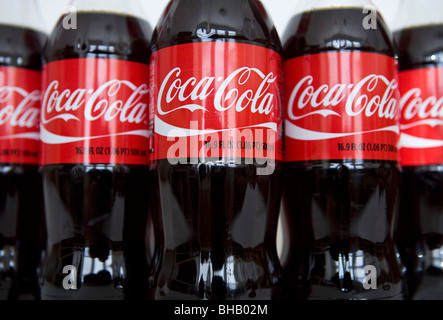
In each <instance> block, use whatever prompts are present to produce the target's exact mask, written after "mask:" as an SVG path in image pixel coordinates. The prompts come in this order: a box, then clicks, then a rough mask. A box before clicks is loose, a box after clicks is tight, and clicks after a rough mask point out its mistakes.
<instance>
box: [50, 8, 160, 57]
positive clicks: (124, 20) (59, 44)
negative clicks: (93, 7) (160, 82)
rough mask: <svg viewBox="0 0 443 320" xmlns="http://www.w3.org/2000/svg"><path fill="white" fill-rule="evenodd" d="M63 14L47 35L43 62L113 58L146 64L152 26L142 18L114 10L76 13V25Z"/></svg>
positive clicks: (148, 55)
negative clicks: (68, 21)
mask: <svg viewBox="0 0 443 320" xmlns="http://www.w3.org/2000/svg"><path fill="white" fill-rule="evenodd" d="M65 18H66V16H62V17H61V18H60V19H59V21H58V23H57V24H56V26H55V28H54V29H53V31H52V33H51V34H50V36H49V38H48V42H47V45H46V47H45V50H44V62H45V63H47V62H51V61H55V60H61V59H73V58H114V59H122V60H131V61H136V62H141V63H146V64H148V63H149V57H150V42H149V37H150V35H151V32H152V30H151V27H150V25H149V23H148V22H147V21H145V20H142V19H139V18H136V17H133V16H128V15H120V14H115V13H104V12H79V13H78V14H77V18H76V23H75V26H74V27H73V26H70V25H68V24H66V23H65Z"/></svg>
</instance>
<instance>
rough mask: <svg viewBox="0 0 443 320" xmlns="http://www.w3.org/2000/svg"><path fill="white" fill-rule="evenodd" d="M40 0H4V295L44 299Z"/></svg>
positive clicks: (0, 260) (0, 176)
mask: <svg viewBox="0 0 443 320" xmlns="http://www.w3.org/2000/svg"><path fill="white" fill-rule="evenodd" d="M45 37H46V35H45V33H44V31H43V28H42V21H41V19H40V17H39V15H38V7H37V5H36V2H35V1H27V0H17V1H6V0H1V1H0V300H4V299H39V296H40V293H39V286H38V275H37V273H38V265H39V262H40V258H41V254H42V249H43V247H44V239H45V238H44V217H43V211H42V210H41V209H42V203H41V175H40V172H39V166H38V163H39V151H40V138H39V131H40V122H39V121H40V96H41V89H40V87H41V52H42V47H43V44H44V41H45Z"/></svg>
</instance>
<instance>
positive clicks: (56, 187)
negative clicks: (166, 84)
mask: <svg viewBox="0 0 443 320" xmlns="http://www.w3.org/2000/svg"><path fill="white" fill-rule="evenodd" d="M142 12H143V11H142V10H141V6H140V5H139V3H138V1H136V0H131V1H121V0H107V1H104V0H103V1H98V0H94V1H90V0H77V1H73V2H72V3H71V5H70V7H67V8H66V13H65V14H64V15H63V16H62V17H61V18H60V19H59V21H58V23H57V25H56V26H55V28H54V30H53V31H52V33H51V35H50V37H49V40H48V43H47V46H46V49H45V52H44V66H43V80H42V82H43V88H44V91H43V93H42V94H43V97H42V99H43V101H42V117H41V122H42V133H41V139H42V166H43V169H42V172H43V188H44V198H45V214H46V220H47V229H48V253H47V258H46V261H45V265H44V270H43V276H42V280H41V281H42V283H41V288H42V298H43V299H100V300H101V299H133V298H140V299H142V298H143V297H145V296H146V286H147V281H148V270H147V268H148V259H147V256H146V250H147V249H148V248H147V246H146V242H147V241H146V239H145V238H146V237H147V234H146V229H147V221H148V210H149V206H150V203H151V199H150V197H151V192H150V184H151V175H150V169H149V166H148V164H149V158H148V152H149V150H148V149H149V136H150V132H149V116H148V111H149V106H148V103H149V96H148V93H149V92H148V91H149V58H150V46H149V41H148V39H149V37H150V36H151V32H152V30H151V28H150V25H149V23H148V22H147V21H145V20H144V19H142V17H140V16H141V15H142Z"/></svg>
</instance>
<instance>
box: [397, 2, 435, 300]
mask: <svg viewBox="0 0 443 320" xmlns="http://www.w3.org/2000/svg"><path fill="white" fill-rule="evenodd" d="M442 10H443V3H442V2H441V1H431V0H422V1H411V0H407V1H403V2H402V4H401V7H400V10H399V18H398V20H397V21H396V27H395V33H394V38H395V43H396V47H397V48H398V55H399V60H400V73H399V86H400V93H401V99H400V110H401V118H400V123H401V138H400V159H401V164H402V186H401V204H400V218H399V226H398V236H397V244H398V247H399V250H400V253H401V257H402V259H403V261H404V263H405V266H406V270H407V271H406V272H407V276H408V284H409V291H410V295H411V299H417V300H418V299H420V300H421V299H424V300H430V299H439V300H440V299H443V264H442V262H443V166H442V165H443V55H442V48H443V17H442V15H441V11H442Z"/></svg>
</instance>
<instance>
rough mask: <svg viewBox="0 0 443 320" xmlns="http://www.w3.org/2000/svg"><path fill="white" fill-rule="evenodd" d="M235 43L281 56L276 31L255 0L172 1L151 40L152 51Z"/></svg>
mask: <svg viewBox="0 0 443 320" xmlns="http://www.w3.org/2000/svg"><path fill="white" fill-rule="evenodd" d="M213 41H235V42H244V43H248V44H255V45H259V46H264V47H267V48H269V49H272V50H274V51H277V52H278V53H281V43H280V38H279V36H278V33H277V30H276V28H275V26H274V23H273V22H272V20H271V18H270V17H269V15H268V14H267V12H266V10H265V8H264V7H263V5H262V4H261V3H260V1H256V0H246V1H238V0H224V1H206V0H174V1H171V3H170V4H169V6H168V8H167V9H166V11H165V13H164V14H163V16H162V17H161V18H160V20H159V23H158V25H157V27H156V28H155V30H154V33H153V37H152V48H153V51H157V50H160V49H162V48H165V47H169V46H173V45H178V44H185V43H199V42H213Z"/></svg>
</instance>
